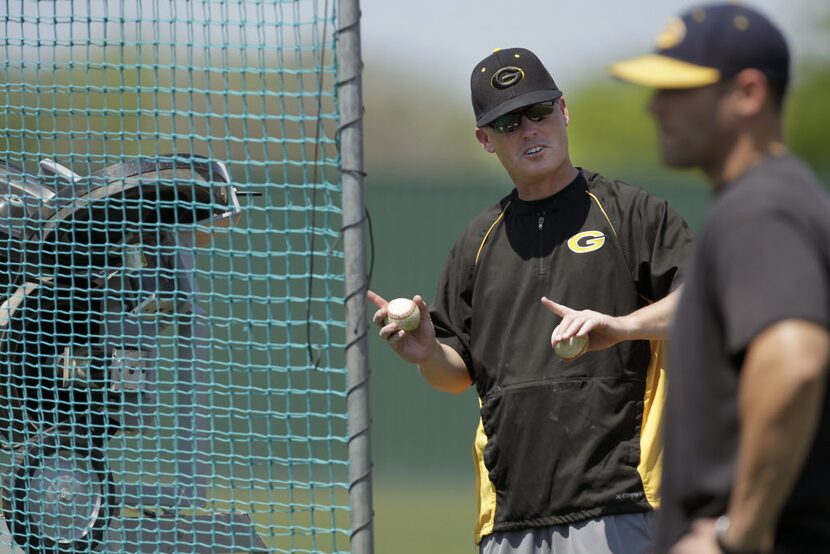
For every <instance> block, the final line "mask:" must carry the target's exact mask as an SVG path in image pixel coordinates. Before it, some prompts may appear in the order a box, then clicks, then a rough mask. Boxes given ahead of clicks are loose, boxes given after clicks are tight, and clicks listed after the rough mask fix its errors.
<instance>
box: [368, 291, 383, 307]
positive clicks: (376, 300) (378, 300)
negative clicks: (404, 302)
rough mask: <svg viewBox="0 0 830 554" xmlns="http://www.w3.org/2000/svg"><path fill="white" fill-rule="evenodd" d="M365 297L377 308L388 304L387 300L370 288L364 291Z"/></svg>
mask: <svg viewBox="0 0 830 554" xmlns="http://www.w3.org/2000/svg"><path fill="white" fill-rule="evenodd" d="M366 297H367V298H368V299H369V301H370V302H371V303H372V304H374V305H375V306H377V307H378V308H385V307H386V304H388V302H387V301H386V300H385V299H384V298H383V297H382V296H381V295H379V294H378V293H376V292H374V291H371V290H370V291H367V292H366Z"/></svg>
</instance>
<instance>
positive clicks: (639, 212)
mask: <svg viewBox="0 0 830 554" xmlns="http://www.w3.org/2000/svg"><path fill="white" fill-rule="evenodd" d="M630 210H631V213H630V214H629V215H628V216H627V217H626V218H625V220H626V221H628V222H629V223H630V225H626V226H624V230H623V231H622V232H623V233H626V234H628V236H626V237H625V239H626V242H627V243H628V245H629V247H628V248H629V250H630V257H631V264H632V268H631V269H632V277H633V278H634V283H635V285H636V287H637V291H638V292H639V293H640V294H641V295H642V296H644V297H646V298H647V299H649V300H651V301H656V300H660V299H661V298H663V297H665V296H667V295H668V294H669V293H670V292H672V291H673V290H674V289H676V288H677V287H679V286H680V284H681V283H682V278H683V268H684V266H685V264H686V262H687V260H688V259H689V257H690V256H691V253H692V234H691V232H690V231H689V228H688V226H687V225H686V222H685V221H683V218H681V217H680V215H679V214H678V213H677V212H676V211H674V210H673V209H672V208H671V206H669V204H668V202H666V200H664V199H662V198H657V197H655V196H652V195H650V194H647V193H646V192H644V191H641V190H638V191H637V193H636V194H635V197H634V199H633V202H632V203H631V206H630Z"/></svg>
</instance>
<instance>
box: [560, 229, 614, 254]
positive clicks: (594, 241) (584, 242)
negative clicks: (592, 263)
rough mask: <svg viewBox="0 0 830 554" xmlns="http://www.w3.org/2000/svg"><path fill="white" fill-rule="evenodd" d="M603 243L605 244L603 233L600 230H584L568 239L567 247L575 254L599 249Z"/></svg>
mask: <svg viewBox="0 0 830 554" xmlns="http://www.w3.org/2000/svg"><path fill="white" fill-rule="evenodd" d="M603 244H605V234H604V233H602V231H585V232H582V233H577V234H576V235H574V236H572V237H571V238H570V239H568V248H570V249H571V251H572V252H576V253H577V254H584V253H586V252H593V251H594V250H599V249H600V248H602V245H603Z"/></svg>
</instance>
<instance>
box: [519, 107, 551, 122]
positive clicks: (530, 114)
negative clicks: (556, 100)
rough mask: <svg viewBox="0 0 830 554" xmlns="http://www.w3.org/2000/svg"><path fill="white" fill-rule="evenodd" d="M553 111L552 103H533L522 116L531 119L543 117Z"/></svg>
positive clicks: (536, 119)
mask: <svg viewBox="0 0 830 554" xmlns="http://www.w3.org/2000/svg"><path fill="white" fill-rule="evenodd" d="M552 113H553V104H534V105H533V106H531V107H529V108H528V109H527V110H525V112H524V116H525V117H526V118H528V119H530V120H531V121H539V120H542V119H545V118H546V117H547V116H549V115H550V114H552Z"/></svg>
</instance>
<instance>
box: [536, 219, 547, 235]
mask: <svg viewBox="0 0 830 554" xmlns="http://www.w3.org/2000/svg"><path fill="white" fill-rule="evenodd" d="M544 227H545V216H543V215H540V216H539V222H538V223H537V225H536V228H537V229H539V230H540V231H541V230H542V229H543V228H544Z"/></svg>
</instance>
